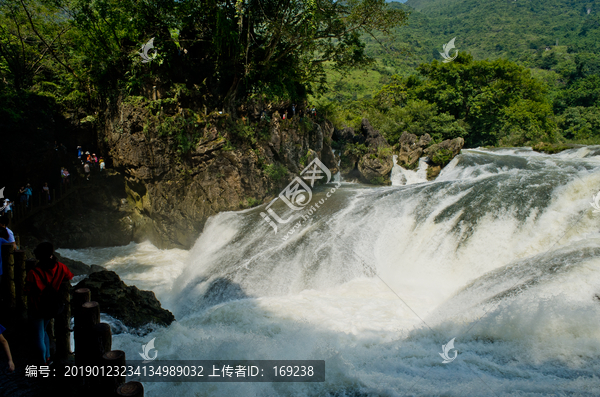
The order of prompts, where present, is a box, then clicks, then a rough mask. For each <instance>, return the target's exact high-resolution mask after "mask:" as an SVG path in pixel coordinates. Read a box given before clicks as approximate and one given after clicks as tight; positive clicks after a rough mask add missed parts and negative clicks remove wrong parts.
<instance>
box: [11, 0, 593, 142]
mask: <svg viewBox="0 0 600 397" xmlns="http://www.w3.org/2000/svg"><path fill="white" fill-rule="evenodd" d="M597 10H600V4H598V2H594V1H591V2H590V1H588V2H578V1H569V0H550V1H541V0H536V1H528V2H520V1H519V2H512V1H503V2H491V3H490V2H481V1H478V0H455V1H450V0H431V1H418V0H416V1H409V2H408V3H406V4H400V3H395V2H393V3H386V2H385V1H384V0H347V1H343V2H340V1H334V0H311V1H272V0H246V1H244V0H238V1H226V2H215V1H198V0H186V1H175V0H150V1H134V0H126V1H117V0H100V1H94V2H88V1H84V0H2V1H0V78H1V81H0V102H1V103H2V106H1V107H0V120H1V121H0V123H2V127H3V129H5V130H6V131H24V132H27V131H37V130H39V129H40V128H41V127H40V124H41V123H44V122H46V124H49V123H52V124H54V125H56V126H57V127H56V128H58V129H62V128H63V127H62V126H63V125H66V124H67V122H66V119H65V117H68V118H69V120H70V122H71V124H72V122H73V121H75V122H76V123H77V125H78V126H86V125H89V126H93V125H94V123H98V122H101V120H100V119H99V118H100V117H101V115H102V114H103V113H104V112H107V111H110V109H111V108H112V107H114V106H115V105H116V104H117V103H119V102H120V101H129V102H132V103H138V104H139V106H151V107H153V108H156V109H163V108H165V109H171V110H173V109H175V110H176V111H174V113H177V114H179V115H183V116H184V117H179V116H177V114H174V113H173V112H171V113H173V114H170V115H169V114H168V113H169V111H167V112H165V113H166V114H165V113H163V112H162V110H161V111H160V112H158V110H155V111H154V113H155V114H156V115H157V120H156V123H157V125H158V127H157V128H158V129H159V130H161V131H163V132H164V133H165V134H169V135H176V136H177V137H178V139H179V144H180V146H181V148H182V150H186V149H188V148H190V147H192V146H193V144H194V139H195V138H194V134H193V131H192V130H193V129H194V128H195V126H197V124H198V123H201V122H202V120H203V116H204V115H206V114H207V109H208V112H211V111H214V110H216V109H218V110H220V111H224V113H226V114H227V115H229V117H230V118H231V120H236V119H240V118H244V119H245V118H246V117H249V116H250V119H252V117H251V116H254V118H256V116H257V115H258V114H261V113H262V111H263V110H268V111H271V112H272V111H276V110H278V109H286V108H289V106H290V105H291V104H292V103H297V104H300V107H304V106H306V105H311V104H312V105H314V104H317V106H318V110H319V112H318V113H319V114H323V115H324V116H326V117H328V118H330V119H331V120H332V121H333V122H334V124H335V125H336V127H339V128H342V127H344V126H352V127H356V126H358V125H359V123H360V120H361V119H362V118H363V117H368V118H369V120H371V123H372V124H373V126H374V127H376V128H378V129H380V130H381V131H382V133H383V134H384V136H385V137H386V138H387V139H388V141H389V143H390V144H392V145H393V144H395V143H397V140H398V136H399V134H400V133H401V132H402V131H405V130H406V131H410V132H413V133H415V134H417V135H422V134H424V133H429V134H430V135H431V136H432V137H433V138H434V141H436V142H438V141H440V140H442V139H447V138H453V137H459V136H460V137H463V138H465V140H466V142H467V145H469V146H478V145H529V144H538V143H540V142H563V141H564V142H578V143H600V116H599V115H598V111H597V110H598V106H600V75H599V72H600V55H599V54H598V50H599V49H600V44H598V43H600V40H599V38H600V16H599V15H598V12H597ZM453 37H457V39H456V46H457V49H458V58H457V59H456V60H455V61H454V62H450V63H442V62H441V57H440V55H439V51H441V49H442V44H444V43H445V42H448V41H449V40H450V39H452V38H453ZM151 39H152V41H150V40H151ZM148 43H152V44H153V48H152V49H150V51H146V52H145V53H144V50H143V46H144V45H147V44H148ZM142 55H144V56H147V58H144V57H142ZM152 97H154V99H158V101H157V102H155V103H148V101H147V99H151V98H152ZM186 113H187V114H189V115H191V116H192V117H191V118H190V117H187V118H186V117H185V115H186ZM190 119H192V120H193V121H192V122H190V121H189V120H190ZM232 125H233V124H232ZM43 128H47V127H43ZM245 128H246V127H245ZM251 129H252V128H251V127H250V128H249V130H248V131H242V132H241V133H240V134H239V135H240V136H241V137H242V138H255V137H254V136H253V135H256V134H255V132H253V131H250V130H251ZM190 131H192V132H190ZM256 138H257V139H260V137H258V136H256Z"/></svg>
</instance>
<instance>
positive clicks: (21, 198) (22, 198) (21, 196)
mask: <svg viewBox="0 0 600 397" xmlns="http://www.w3.org/2000/svg"><path fill="white" fill-rule="evenodd" d="M26 201H27V196H26V195H25V186H21V189H19V202H20V203H21V205H23V203H25V202H26Z"/></svg>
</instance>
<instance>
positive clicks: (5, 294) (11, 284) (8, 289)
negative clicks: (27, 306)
mask: <svg viewBox="0 0 600 397" xmlns="http://www.w3.org/2000/svg"><path fill="white" fill-rule="evenodd" d="M1 255H2V268H3V272H2V283H1V285H0V288H1V290H0V294H1V297H2V301H3V307H4V308H6V309H8V310H9V311H11V312H12V311H14V310H15V307H16V296H15V268H14V263H15V261H14V259H13V245H12V244H10V245H9V244H5V245H2V253H1Z"/></svg>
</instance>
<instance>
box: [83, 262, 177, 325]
mask: <svg viewBox="0 0 600 397" xmlns="http://www.w3.org/2000/svg"><path fill="white" fill-rule="evenodd" d="M78 288H89V289H90V291H91V292H92V300H93V301H96V302H98V303H99V304H100V311H101V312H102V313H106V314H108V315H110V316H112V317H114V318H117V319H119V320H120V321H121V322H123V324H125V325H126V326H128V327H134V328H138V327H141V326H143V325H145V324H148V323H156V324H159V325H165V326H166V325H169V324H171V323H172V322H173V321H175V317H174V316H173V314H172V313H171V312H170V311H168V310H165V309H163V308H162V307H161V305H160V302H159V301H158V299H156V296H155V295H154V292H152V291H142V290H139V289H138V288H137V287H135V286H127V285H125V283H124V282H123V281H121V279H120V278H119V276H118V275H117V273H115V272H113V271H109V270H104V271H100V272H96V273H92V274H90V276H89V277H88V278H86V279H84V280H82V281H80V282H79V283H78V284H77V285H76V286H75V287H73V289H78Z"/></svg>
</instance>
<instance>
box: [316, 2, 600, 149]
mask: <svg viewBox="0 0 600 397" xmlns="http://www.w3.org/2000/svg"><path fill="white" fill-rule="evenodd" d="M392 7H394V8H397V9H401V10H403V11H405V12H406V13H407V14H409V17H408V23H407V25H406V26H402V27H400V28H398V29H394V31H393V32H392V34H391V35H390V37H385V36H382V35H377V34H375V35H373V36H365V37H364V41H365V43H366V44H365V45H366V52H367V54H368V55H370V56H372V57H373V58H375V59H376V60H377V61H376V62H374V63H372V64H371V65H370V66H369V67H367V68H363V69H362V70H355V71H353V72H351V73H350V74H346V75H341V74H339V73H336V72H334V71H330V76H331V78H330V81H331V84H330V87H331V90H330V91H329V92H328V93H327V94H325V95H324V96H322V97H320V98H318V99H316V101H317V102H318V103H320V104H321V105H322V106H323V108H324V109H326V111H327V112H328V114H330V115H331V117H332V118H333V119H334V121H335V124H336V125H337V126H342V125H349V126H353V127H356V126H358V125H359V124H360V120H361V119H362V118H363V117H368V118H369V120H370V121H371V123H372V124H373V125H374V126H375V127H376V128H379V129H381V130H382V131H384V132H385V133H386V134H387V138H388V140H390V143H392V141H395V142H393V143H396V142H397V139H396V138H397V137H398V135H399V133H401V131H403V130H407V131H411V132H413V133H415V134H417V135H421V134H424V133H429V134H430V135H432V136H433V137H435V138H434V139H436V140H439V139H442V138H452V137H456V136H462V137H464V138H465V140H466V142H467V145H469V146H479V145H492V146H494V145H511V146H512V145H535V144H538V143H540V142H571V143H583V144H597V143H600V114H599V112H598V107H599V106H600V15H599V14H598V11H599V10H600V2H598V1H595V2H594V1H566V0H549V1H541V0H540V1H527V2H524V1H517V2H513V1H501V2H482V1H478V0H428V1H425V0H409V1H408V2H407V3H406V4H400V3H392ZM453 37H456V44H455V45H456V47H457V50H458V53H459V56H458V58H457V59H456V60H455V61H454V62H450V63H442V62H441V61H442V57H441V56H440V52H441V51H442V45H443V44H445V43H446V42H448V41H450V40H451V39H452V38H453ZM454 51H455V50H453V53H454ZM463 55H466V56H463Z"/></svg>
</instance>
